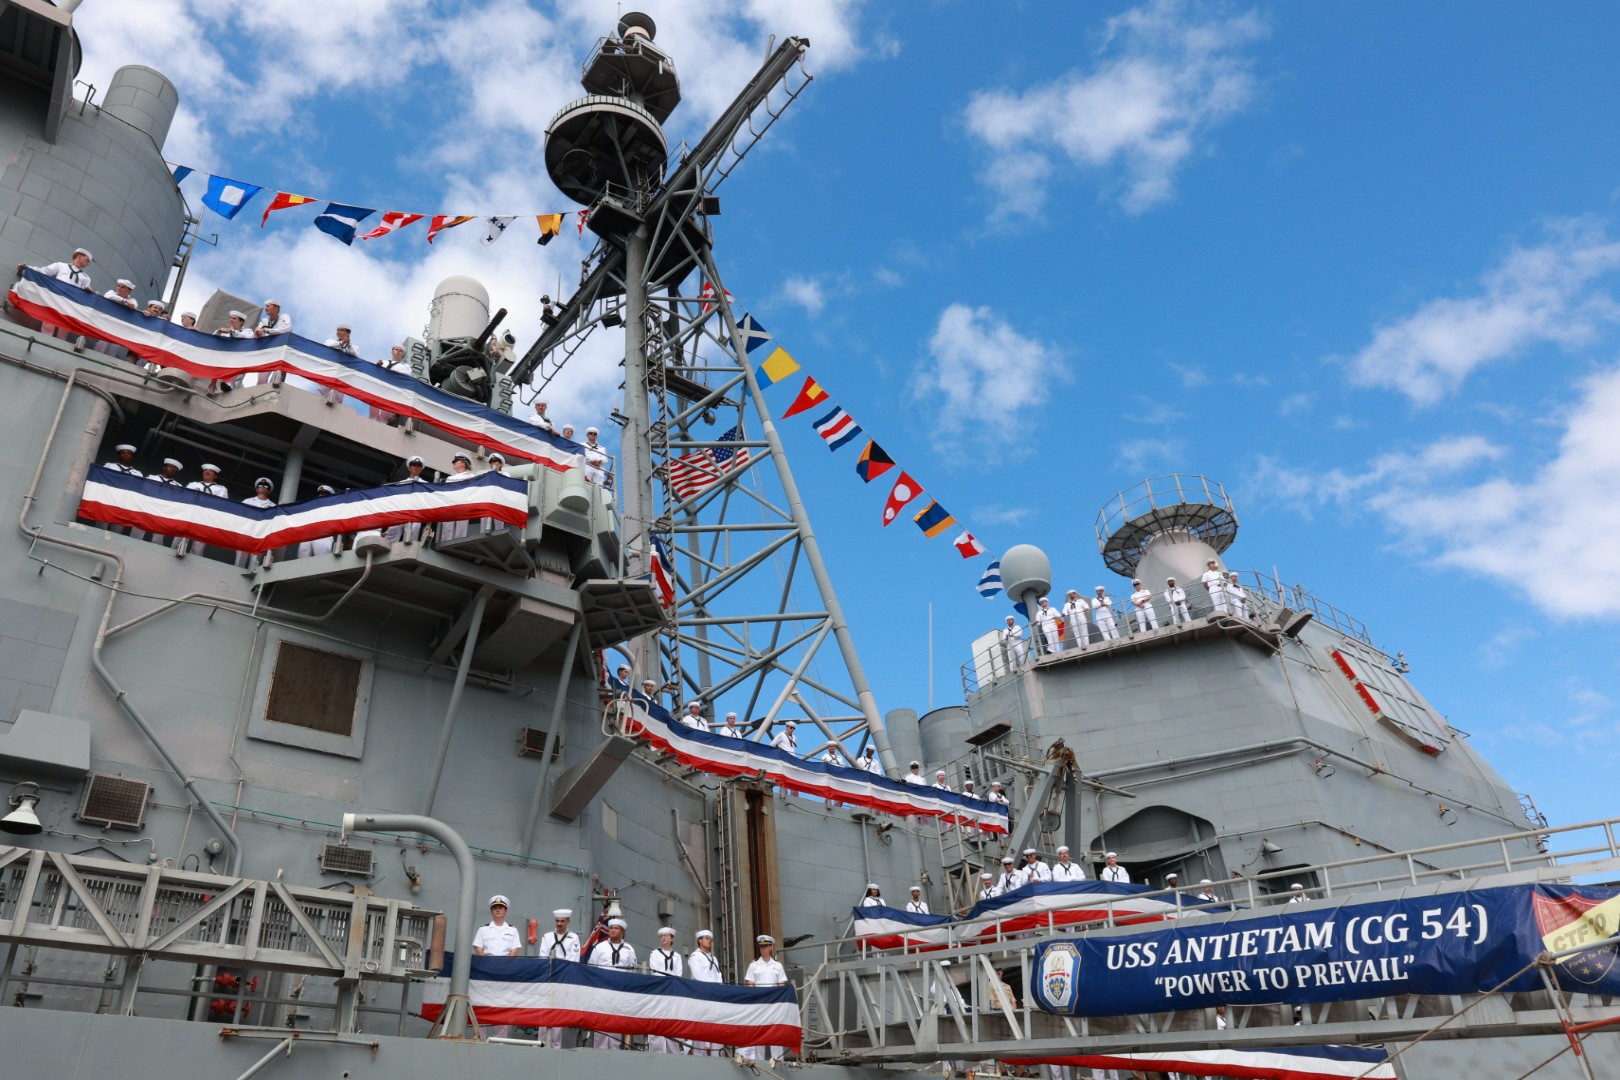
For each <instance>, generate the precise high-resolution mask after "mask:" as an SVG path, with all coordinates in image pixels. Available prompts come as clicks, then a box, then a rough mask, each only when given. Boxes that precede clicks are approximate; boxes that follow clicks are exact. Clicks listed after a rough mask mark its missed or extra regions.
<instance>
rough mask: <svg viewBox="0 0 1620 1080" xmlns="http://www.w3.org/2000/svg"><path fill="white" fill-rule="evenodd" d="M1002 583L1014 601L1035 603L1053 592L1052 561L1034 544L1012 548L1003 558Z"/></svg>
mask: <svg viewBox="0 0 1620 1080" xmlns="http://www.w3.org/2000/svg"><path fill="white" fill-rule="evenodd" d="M1001 581H1002V587H1003V588H1005V589H1006V590H1007V595H1008V596H1010V597H1012V598H1013V599H1014V600H1024V601H1025V602H1033V601H1034V600H1036V599H1038V598H1040V597H1042V596H1045V595H1046V594H1047V593H1048V592H1050V591H1051V590H1052V560H1051V559H1048V558H1047V557H1046V552H1044V551H1042V550H1041V549H1040V548H1038V547H1036V546H1035V545H1034V544H1018V545H1016V546H1014V547H1010V548H1008V549H1007V554H1005V555H1003V556H1002V557H1001ZM1032 593H1033V594H1034V595H1030V594H1032Z"/></svg>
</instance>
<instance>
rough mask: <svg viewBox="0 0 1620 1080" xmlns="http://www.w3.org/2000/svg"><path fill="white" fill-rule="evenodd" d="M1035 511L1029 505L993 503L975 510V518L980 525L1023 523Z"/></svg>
mask: <svg viewBox="0 0 1620 1080" xmlns="http://www.w3.org/2000/svg"><path fill="white" fill-rule="evenodd" d="M1033 513H1034V511H1033V510H1031V509H1030V508H1029V507H1027V506H1003V505H1002V504H1001V503H991V504H990V505H989V506H981V507H979V508H978V509H977V510H975V511H974V512H973V520H974V521H975V522H977V523H978V524H979V525H1022V524H1023V523H1024V522H1026V521H1028V520H1029V516H1030V515H1031V514H1033Z"/></svg>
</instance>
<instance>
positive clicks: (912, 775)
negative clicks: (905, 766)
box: [900, 761, 928, 787]
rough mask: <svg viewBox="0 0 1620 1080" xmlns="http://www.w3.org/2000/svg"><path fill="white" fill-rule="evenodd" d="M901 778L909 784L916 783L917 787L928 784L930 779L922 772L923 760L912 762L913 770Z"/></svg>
mask: <svg viewBox="0 0 1620 1080" xmlns="http://www.w3.org/2000/svg"><path fill="white" fill-rule="evenodd" d="M900 779H901V780H903V781H905V782H906V783H908V784H915V785H916V786H917V787H927V786H928V781H927V779H926V778H925V777H924V776H923V774H922V762H920V761H913V762H912V763H911V771H910V772H908V773H906V775H904V776H902V777H901V778H900Z"/></svg>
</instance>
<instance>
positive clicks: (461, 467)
mask: <svg viewBox="0 0 1620 1080" xmlns="http://www.w3.org/2000/svg"><path fill="white" fill-rule="evenodd" d="M477 475H478V474H477V473H475V472H473V471H472V455H471V454H468V453H467V452H466V451H464V450H457V451H456V452H455V453H454V454H451V455H450V475H448V476H446V477H445V478H444V482H445V483H447V484H461V483H465V482H466V481H468V480H471V479H472V478H473V477H475V476H477ZM470 524H471V522H470V521H469V520H468V519H466V518H462V519H461V520H460V521H446V522H442V523H441V524H440V525H439V539H441V540H460V539H461V538H463V537H464V536H466V535H467V529H468V526H469V525H470Z"/></svg>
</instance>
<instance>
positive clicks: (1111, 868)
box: [1097, 851, 1131, 885]
mask: <svg viewBox="0 0 1620 1080" xmlns="http://www.w3.org/2000/svg"><path fill="white" fill-rule="evenodd" d="M1103 860H1104V861H1103V868H1102V872H1101V873H1099V874H1098V875H1097V880H1098V881H1113V882H1116V883H1118V884H1120V885H1129V884H1130V883H1131V875H1130V873H1129V872H1128V871H1127V870H1126V869H1125V868H1124V867H1123V866H1121V865H1119V856H1118V855H1116V854H1114V853H1113V852H1112V851H1110V852H1109V853H1108V854H1107V855H1104V856H1103Z"/></svg>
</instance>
